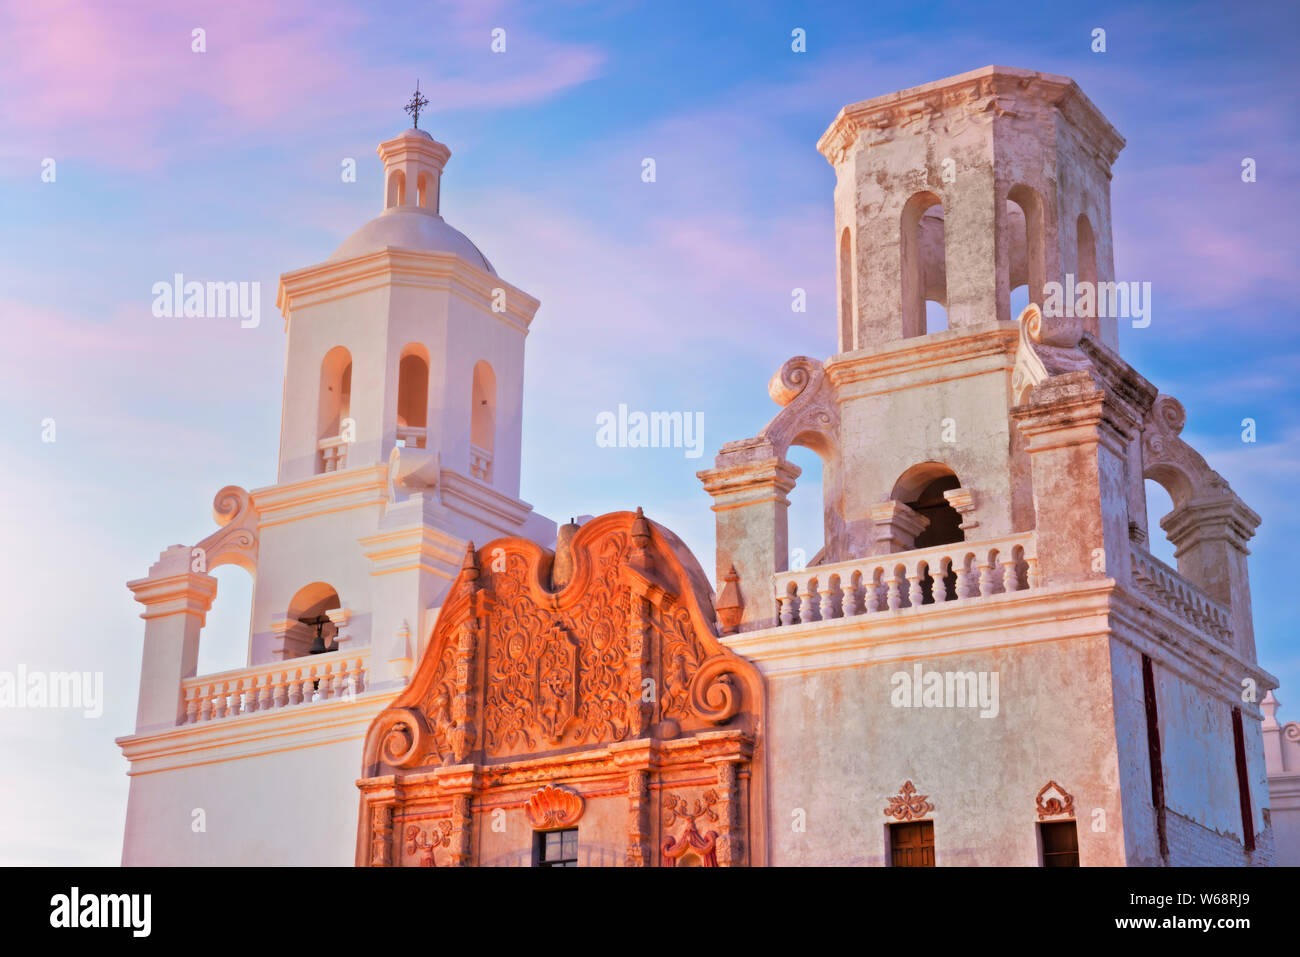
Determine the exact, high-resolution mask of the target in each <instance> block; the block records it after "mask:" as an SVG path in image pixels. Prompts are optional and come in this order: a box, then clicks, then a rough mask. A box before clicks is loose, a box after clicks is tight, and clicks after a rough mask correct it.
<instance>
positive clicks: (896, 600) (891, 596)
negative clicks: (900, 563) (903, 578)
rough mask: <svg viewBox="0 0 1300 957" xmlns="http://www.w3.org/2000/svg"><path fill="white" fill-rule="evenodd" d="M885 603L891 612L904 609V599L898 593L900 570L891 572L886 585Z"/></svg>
mask: <svg viewBox="0 0 1300 957" xmlns="http://www.w3.org/2000/svg"><path fill="white" fill-rule="evenodd" d="M885 603H886V604H887V605H888V606H889V610H890V611H894V610H895V609H897V608H900V607H902V604H903V599H902V596H901V595H899V592H898V569H894V570H892V571H890V572H889V580H888V582H886V583H885Z"/></svg>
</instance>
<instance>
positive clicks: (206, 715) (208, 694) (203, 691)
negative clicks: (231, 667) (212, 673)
mask: <svg viewBox="0 0 1300 957" xmlns="http://www.w3.org/2000/svg"><path fill="white" fill-rule="evenodd" d="M198 695H199V720H200V721H210V720H211V719H212V686H211V685H208V684H201V685H199V687H198Z"/></svg>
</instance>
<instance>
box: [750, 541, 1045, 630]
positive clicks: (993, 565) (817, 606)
mask: <svg viewBox="0 0 1300 957" xmlns="http://www.w3.org/2000/svg"><path fill="white" fill-rule="evenodd" d="M774 582H775V588H776V601H777V607H778V624H779V625H782V626H789V625H795V624H808V623H809V622H814V621H828V620H830V619H833V618H851V617H853V616H855V615H866V614H872V613H874V612H879V611H894V610H898V609H900V608H920V607H921V606H923V605H931V604H937V603H942V602H950V601H972V600H978V599H980V598H985V597H987V596H989V595H998V594H1002V593H1004V592H1013V591H1025V590H1026V589H1031V588H1037V587H1038V586H1039V576H1038V555H1037V547H1036V542H1035V539H1034V536H1033V533H1031V532H1026V533H1023V534H1020V535H1012V536H1008V537H1006V538H998V539H991V540H988V541H983V542H957V543H955V544H952V545H943V546H940V547H937V548H920V549H914V550H912V551H908V552H896V553H893V554H889V555H871V556H868V557H865V558H856V559H852V560H850V561H847V562H838V563H836V564H834V565H817V566H810V567H808V568H803V569H800V570H799V571H788V572H778V573H777V574H776V576H775V578H774Z"/></svg>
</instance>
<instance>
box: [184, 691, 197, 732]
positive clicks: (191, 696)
mask: <svg viewBox="0 0 1300 957" xmlns="http://www.w3.org/2000/svg"><path fill="white" fill-rule="evenodd" d="M198 720H199V689H198V688H197V687H195V686H193V685H191V686H190V687H189V688H187V689H186V691H185V718H184V720H183V721H182V723H183V724H194V722H196V721H198Z"/></svg>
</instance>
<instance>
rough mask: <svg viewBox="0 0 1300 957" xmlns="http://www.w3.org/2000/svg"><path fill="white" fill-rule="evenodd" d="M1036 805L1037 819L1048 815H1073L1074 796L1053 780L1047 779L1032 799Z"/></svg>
mask: <svg viewBox="0 0 1300 957" xmlns="http://www.w3.org/2000/svg"><path fill="white" fill-rule="evenodd" d="M1034 801H1035V803H1036V804H1037V805H1038V819H1039V820H1040V821H1041V820H1043V819H1044V818H1049V817H1062V816H1065V817H1074V798H1073V797H1071V796H1070V794H1069V793H1068V792H1067V791H1066V790H1065V788H1063V787H1061V786H1060V785H1059V784H1057V783H1056V782H1055V781H1048V782H1047V783H1046V784H1045V785H1043V789H1042V790H1041V791H1039V792H1038V797H1037V798H1035V799H1034Z"/></svg>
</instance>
